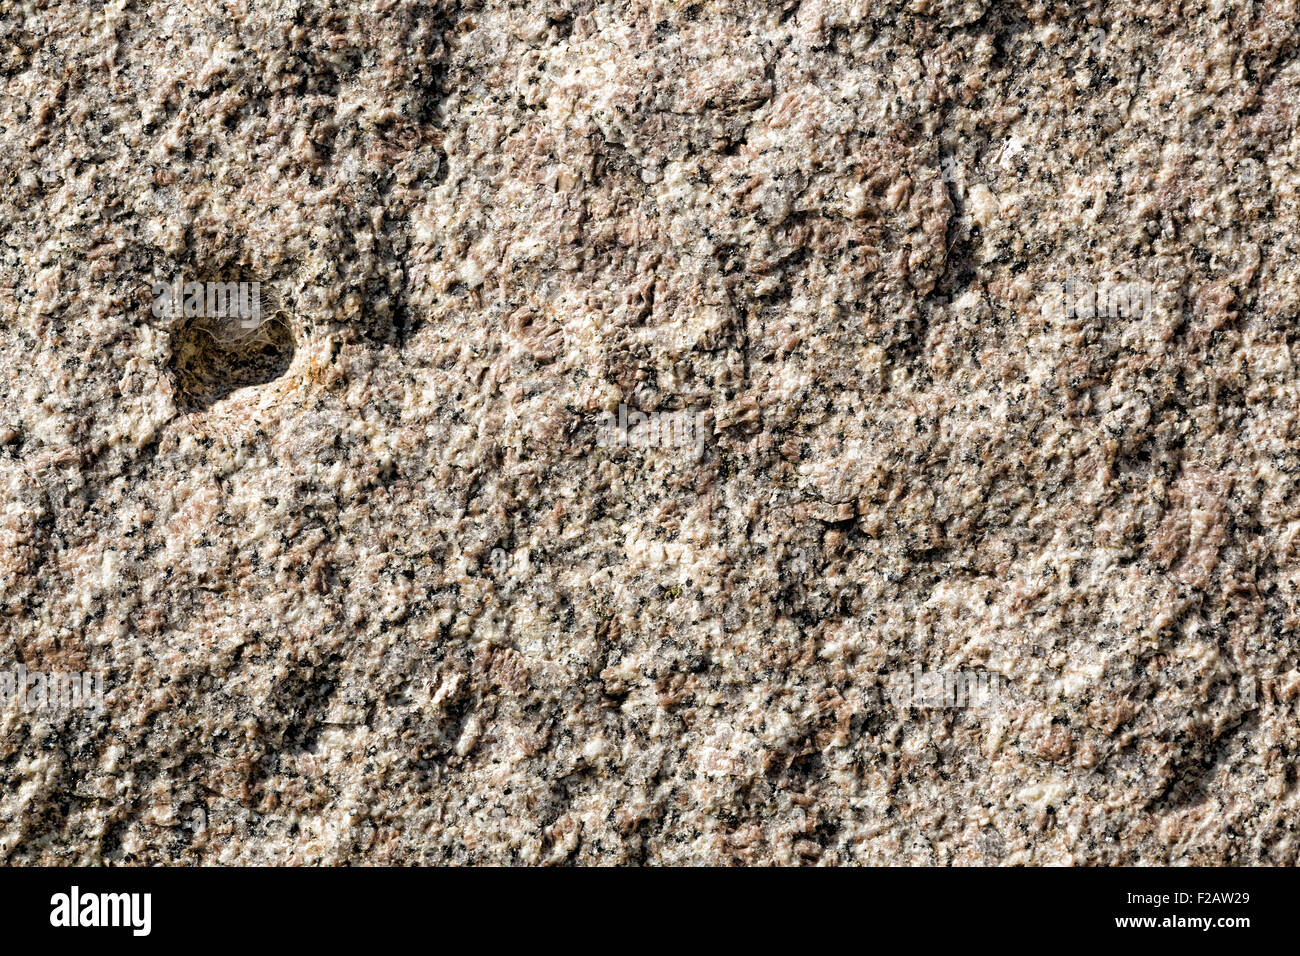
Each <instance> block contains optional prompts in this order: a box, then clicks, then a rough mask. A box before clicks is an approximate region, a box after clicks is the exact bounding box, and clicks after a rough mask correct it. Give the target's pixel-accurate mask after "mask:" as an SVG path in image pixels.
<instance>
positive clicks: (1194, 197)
mask: <svg viewBox="0 0 1300 956" xmlns="http://www.w3.org/2000/svg"><path fill="white" fill-rule="evenodd" d="M1297 20H1298V16H1297V11H1296V8H1295V4H1294V3H1292V2H1267V3H1258V2H1245V0H1241V2H1236V0H1229V2H1211V3H1204V4H1195V3H1193V4H1190V5H1186V4H1184V5H1181V9H1179V10H1178V11H1177V12H1174V11H1173V10H1171V8H1170V5H1169V4H1164V3H1141V2H1134V0H1130V2H1124V3H1118V4H1107V5H1104V6H1103V5H1101V4H1093V3H1071V4H1062V5H1059V6H1058V5H1051V4H1039V3H1027V2H1008V3H1000V4H994V3H987V2H983V0H963V2H947V0H936V2H930V0H912V2H910V3H901V2H868V0H802V2H800V0H772V2H767V3H758V2H742V0H727V2H713V0H709V2H699V3H682V2H651V0H622V2H594V0H530V2H526V3H506V2H487V3H470V2H466V3H451V2H414V0H410V2H407V0H374V2H366V3H359V4H355V5H353V6H352V7H351V8H350V9H346V10H344V9H339V8H336V7H335V6H334V5H332V4H330V3H325V2H306V0H304V2H298V0H266V2H254V3H248V2H242V0H236V2H231V3H228V4H224V5H219V6H217V7H213V6H212V5H210V4H191V3H182V2H178V0H165V2H162V3H150V4H144V3H138V2H134V0H117V2H114V3H110V4H108V5H107V6H105V5H103V4H101V3H91V2H84V0H57V2H17V0H7V2H5V3H4V4H3V6H0V76H2V77H3V81H2V82H0V183H3V187H4V188H3V192H2V194H0V203H3V208H2V209H0V366H2V367H3V377H2V378H0V489H3V498H2V499H0V509H2V511H0V586H2V588H3V590H2V591H0V668H7V669H9V670H10V671H14V672H16V671H17V669H18V668H20V667H21V668H25V671H24V672H23V674H22V679H21V680H20V681H19V682H18V683H16V684H15V683H14V682H13V680H12V679H11V681H10V692H8V693H7V695H6V696H4V697H3V699H0V707H3V710H2V711H0V858H3V859H4V860H5V861H6V862H10V863H36V862H40V863H65V862H78V863H95V862H104V863H157V862H184V863H211V862H227V863H255V862H257V863H265V862H269V863H341V862H402V863H442V862H511V863H541V862H564V861H568V862H576V863H627V862H647V863H727V862H744V863H773V862H776V863H800V862H821V863H927V864H933V863H939V864H948V863H955V864H968V863H1061V862H1076V863H1167V862H1195V863H1229V862H1243V863H1244V862H1255V863H1295V862H1296V860H1297V847H1298V844H1297V839H1298V838H1297V834H1296V820H1297V818H1298V814H1300V796H1297V794H1298V792H1300V790H1298V785H1297V778H1296V753H1297V748H1298V747H1300V720H1298V718H1297V707H1298V706H1300V704H1298V698H1300V670H1297V627H1298V625H1300V590H1298V585H1300V553H1298V550H1300V488H1298V487H1297V484H1298V482H1300V372H1298V371H1297V367H1296V362H1297V360H1300V355H1298V354H1297V347H1298V343H1297V338H1298V329H1300V327H1298V326H1297V315H1298V314H1300V279H1298V278H1297V277H1298V276H1300V273H1298V272H1297V265H1296V262H1297V258H1296V257H1297V253H1298V251H1300V250H1298V249H1297V246H1300V221H1298V218H1300V206H1298V205H1297V189H1298V188H1300V180H1298V179H1297V162H1298V161H1300V133H1298V129H1297V126H1298V123H1300V60H1297V58H1296V55H1295V54H1296V38H1297V26H1298V24H1297ZM176 279H179V280H180V281H179V289H180V292H181V295H180V296H179V297H178V300H179V305H178V307H177V308H175V309H170V308H167V307H166V305H167V303H166V302H163V300H166V299H168V294H167V293H163V292H160V291H159V290H160V289H165V288H166V284H167V283H171V282H172V281H173V280H176ZM192 282H197V283H201V284H204V285H202V286H201V287H199V292H198V298H193V299H192V298H191V297H188V296H186V294H185V292H186V288H185V287H186V284H188V283H192ZM240 282H244V283H249V284H251V283H254V282H256V283H258V284H259V285H258V287H257V288H258V290H259V294H260V311H259V313H258V314H257V315H256V316H254V317H253V318H252V319H250V318H249V316H248V315H247V314H245V313H242V312H241V313H239V315H238V316H237V317H232V315H231V314H230V312H229V311H227V314H225V315H214V314H212V309H211V303H210V300H209V299H208V298H207V295H209V294H210V290H211V289H212V286H213V284H215V283H222V284H224V283H235V284H238V283H240ZM250 288H251V287H250ZM160 303H161V304H162V307H160ZM187 306H188V308H187ZM216 311H217V312H220V311H222V310H221V309H219V308H218V309H217V310H216ZM236 318H237V319H238V321H236ZM83 672H89V673H91V674H93V675H96V676H98V677H100V678H101V679H102V695H96V697H95V706H85V704H86V701H85V700H82V701H81V705H80V706H78V705H76V703H75V701H74V702H66V701H65V702H63V703H62V704H61V703H60V702H59V701H54V700H52V699H49V698H51V697H52V695H50V694H48V693H47V694H45V698H46V699H45V700H44V701H42V699H41V695H40V694H37V695H36V697H35V698H33V696H32V694H31V693H28V694H27V695H26V696H23V693H22V690H23V689H26V688H28V687H29V684H28V681H29V680H31V675H33V674H41V675H46V679H47V680H49V679H50V677H49V675H55V674H80V673H83ZM945 677H946V678H947V679H948V680H947V684H946V685H945V684H944V679H945ZM954 680H955V681H956V683H955V684H954ZM976 680H977V681H978V682H979V687H981V688H983V691H985V692H982V693H980V694H974V693H972V694H970V695H967V694H966V693H965V692H964V689H963V688H964V686H965V685H964V684H963V682H967V683H970V682H972V681H976ZM936 682H937V683H936ZM972 686H974V685H973V684H972ZM14 688H18V690H14ZM4 690H5V685H4V684H3V683H0V691H4ZM954 691H955V692H954Z"/></svg>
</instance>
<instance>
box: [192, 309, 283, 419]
mask: <svg viewBox="0 0 1300 956" xmlns="http://www.w3.org/2000/svg"><path fill="white" fill-rule="evenodd" d="M172 340H173V345H172V359H171V369H172V374H173V377H174V381H175V385H176V390H177V392H178V395H177V404H178V406H180V407H182V408H184V409H185V410H186V411H200V410H202V409H205V408H208V407H209V406H211V405H213V404H214V403H216V402H218V401H220V400H221V399H223V398H225V397H226V396H227V395H229V394H231V393H232V392H234V391H235V390H236V389H240V388H246V387H247V386H249V385H265V384H266V383H268V382H272V381H274V380H275V379H277V378H279V377H280V376H281V375H283V374H284V373H285V371H287V370H288V368H289V365H290V363H292V362H293V352H294V341H293V333H292V331H291V330H290V328H289V325H288V323H287V321H286V320H285V318H284V316H283V313H281V314H274V313H272V314H270V315H267V316H266V317H265V318H264V319H263V320H262V321H261V322H260V324H258V325H256V326H255V327H248V326H247V325H246V323H245V321H243V320H241V319H239V318H224V317H223V318H212V317H206V316H200V317H193V318H186V319H182V320H181V321H180V324H179V326H178V327H177V328H176V330H175V331H174V332H173V333H172Z"/></svg>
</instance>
